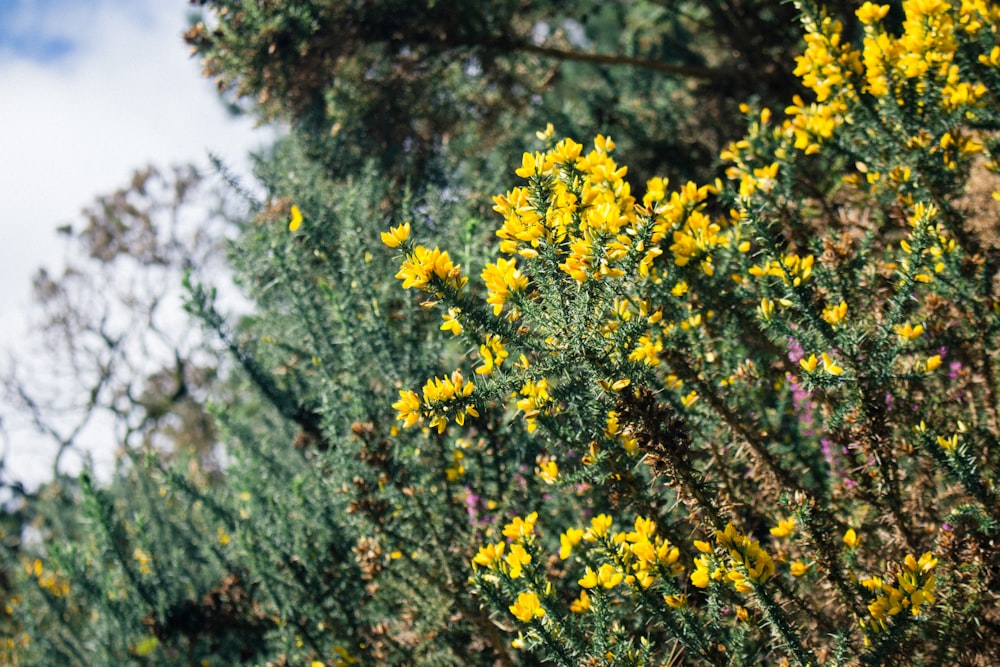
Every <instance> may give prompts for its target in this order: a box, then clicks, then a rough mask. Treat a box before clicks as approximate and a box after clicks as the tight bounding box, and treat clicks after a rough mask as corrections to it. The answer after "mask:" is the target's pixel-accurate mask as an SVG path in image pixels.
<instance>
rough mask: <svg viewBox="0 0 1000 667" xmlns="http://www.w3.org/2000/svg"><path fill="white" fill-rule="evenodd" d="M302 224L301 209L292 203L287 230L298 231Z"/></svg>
mask: <svg viewBox="0 0 1000 667" xmlns="http://www.w3.org/2000/svg"><path fill="white" fill-rule="evenodd" d="M301 226H302V211H300V210H299V207H298V206H296V205H295V204H292V219H291V220H290V221H289V222H288V231H290V232H295V231H298V229H299V227H301Z"/></svg>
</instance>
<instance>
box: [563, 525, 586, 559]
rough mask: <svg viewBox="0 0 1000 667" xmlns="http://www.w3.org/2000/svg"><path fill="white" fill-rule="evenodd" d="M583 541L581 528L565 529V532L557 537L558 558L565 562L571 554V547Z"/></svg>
mask: <svg viewBox="0 0 1000 667" xmlns="http://www.w3.org/2000/svg"><path fill="white" fill-rule="evenodd" d="M581 539H583V530H582V529H581V528H567V529H566V532H565V533H563V534H562V535H560V536H559V558H561V559H562V560H566V559H567V558H569V555H570V554H571V553H572V552H573V547H575V546H576V545H578V544H579V543H580V540H581Z"/></svg>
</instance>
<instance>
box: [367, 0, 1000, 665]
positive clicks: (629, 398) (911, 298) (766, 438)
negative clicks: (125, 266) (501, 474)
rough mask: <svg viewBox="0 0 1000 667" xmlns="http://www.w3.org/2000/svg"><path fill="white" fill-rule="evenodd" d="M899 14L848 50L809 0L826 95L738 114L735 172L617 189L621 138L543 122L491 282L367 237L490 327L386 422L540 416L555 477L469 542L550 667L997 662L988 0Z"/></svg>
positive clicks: (524, 640)
mask: <svg viewBox="0 0 1000 667" xmlns="http://www.w3.org/2000/svg"><path fill="white" fill-rule="evenodd" d="M889 11H890V8H889V6H875V5H872V4H870V3H866V4H865V5H864V6H862V7H861V8H860V9H859V10H858V12H857V16H858V19H859V20H860V22H861V24H862V25H863V29H862V30H863V41H862V44H861V45H859V46H858V47H855V46H854V45H852V43H851V42H850V41H849V40H848V39H847V38H846V36H845V35H844V34H843V26H842V25H841V24H840V23H839V22H837V21H834V20H832V19H830V18H829V17H827V16H825V15H824V14H823V13H822V12H821V11H819V10H816V9H814V8H811V7H804V8H803V12H804V20H803V23H804V25H805V27H806V45H807V46H806V50H805V53H804V54H803V55H802V56H801V57H799V58H798V60H797V67H796V70H795V71H796V73H797V74H799V75H800V76H801V77H802V79H803V82H804V83H805V84H806V86H807V87H808V88H809V89H811V91H812V93H813V94H814V97H815V101H813V102H811V103H806V102H804V101H803V100H802V99H795V100H794V103H793V104H792V105H790V106H789V107H787V108H786V109H785V110H784V120H777V119H776V118H775V117H774V114H773V113H772V112H771V111H770V110H769V109H762V110H759V111H751V110H750V109H747V112H748V115H749V117H750V121H751V124H750V129H749V132H748V134H747V137H746V138H745V139H744V140H741V141H738V142H736V143H734V144H733V145H732V146H730V147H729V148H728V149H727V150H726V151H725V153H724V155H723V158H724V160H726V161H727V163H728V164H730V165H731V166H730V167H729V168H728V170H727V171H726V177H727V178H726V180H724V181H717V182H716V183H713V184H708V185H698V184H695V183H687V184H684V185H682V186H680V187H678V188H676V189H673V190H671V189H670V188H669V185H668V183H666V182H665V181H664V180H663V179H653V180H651V181H649V182H648V183H647V184H646V191H645V192H644V193H643V194H642V195H641V197H640V196H639V195H633V194H632V190H631V187H630V184H629V183H628V181H626V180H625V177H626V175H627V168H626V167H623V166H619V165H618V164H617V163H616V162H615V161H614V160H613V159H612V157H611V152H612V150H613V148H614V143H613V142H612V141H611V139H609V138H606V137H604V136H598V137H597V139H596V140H595V141H594V147H593V149H591V150H589V151H586V150H585V149H584V147H583V146H582V145H581V144H579V143H576V142H575V141H573V140H572V139H563V140H561V141H558V142H555V141H554V140H553V139H552V128H551V127H550V128H548V130H547V131H546V132H544V133H539V138H540V139H541V140H542V141H545V142H547V144H548V145H547V149H546V150H545V151H544V152H536V153H525V154H524V157H523V160H522V163H521V166H520V168H518V169H517V170H516V174H517V176H518V177H520V178H521V179H523V181H522V182H523V185H520V186H517V187H515V188H513V189H511V190H510V191H509V192H507V193H506V194H504V195H499V196H497V197H495V199H494V201H495V203H496V206H495V209H496V210H497V211H498V212H499V213H500V214H501V215H502V216H503V225H502V226H501V227H500V228H499V230H498V231H497V236H498V237H499V238H500V244H499V252H500V256H499V257H498V258H497V259H496V260H495V261H493V262H490V263H487V264H486V265H485V266H484V267H483V269H482V272H481V274H480V277H481V280H482V287H480V288H478V289H476V288H473V287H471V286H470V282H471V281H469V280H468V278H467V277H466V275H465V274H464V273H463V272H462V269H461V268H460V267H459V266H457V265H455V264H454V263H453V262H452V261H451V259H450V258H449V256H448V253H447V252H446V251H441V250H439V249H438V248H434V249H433V250H429V249H427V248H426V247H424V246H422V245H418V244H417V243H416V242H415V241H413V240H411V239H410V234H411V228H410V226H409V225H406V226H402V227H397V228H394V229H392V230H390V231H389V232H387V233H386V234H385V235H384V236H383V240H384V242H385V243H386V244H387V245H390V246H393V247H397V246H398V247H400V248H402V250H403V252H404V255H405V261H404V262H403V264H402V268H401V269H400V271H399V273H398V275H397V277H398V278H399V279H400V280H402V282H403V287H405V288H411V289H419V290H423V291H425V292H427V293H428V294H429V295H430V299H432V304H437V303H439V304H440V307H441V308H442V309H443V313H442V317H443V320H444V323H443V325H442V327H441V328H442V329H445V330H447V331H450V332H451V333H452V334H454V335H458V336H462V337H464V338H465V339H466V340H467V341H468V343H469V344H470V345H472V346H473V348H478V352H474V353H473V354H471V355H470V357H469V359H468V362H467V364H468V365H467V366H465V367H464V368H460V369H458V370H456V371H454V373H452V374H451V375H450V376H446V377H436V378H432V379H430V380H428V381H427V383H426V385H424V387H423V389H422V390H421V391H419V392H418V391H416V390H412V389H404V390H401V392H400V399H399V401H398V402H397V403H396V404H395V406H394V407H395V408H396V409H397V410H398V413H399V414H398V418H399V419H400V420H401V421H402V422H403V425H404V426H407V427H413V426H417V425H418V424H421V423H423V424H425V426H426V427H428V428H435V429H437V431H438V432H444V431H445V430H446V429H448V430H451V429H455V428H457V429H462V428H464V430H465V432H467V433H468V434H469V435H468V436H467V437H469V436H471V437H475V435H476V432H477V429H476V425H475V423H472V424H471V425H470V424H469V423H468V422H469V420H471V419H473V418H477V417H479V416H480V415H481V414H484V413H487V412H495V411H500V412H503V411H505V410H506V411H507V413H508V414H507V418H508V419H518V418H521V419H523V420H524V422H525V424H526V427H527V430H528V431H534V432H535V433H536V437H537V438H538V439H539V440H540V441H541V442H543V443H544V444H543V445H542V449H543V451H542V453H541V454H540V455H539V457H538V459H537V465H536V467H535V474H536V475H537V476H538V477H539V478H541V479H542V480H543V481H545V482H546V483H548V484H550V485H551V487H550V491H549V494H548V495H550V496H551V497H549V498H548V499H544V500H543V499H541V498H533V499H529V500H528V502H527V503H526V504H525V505H523V506H522V507H520V508H517V509H519V510H521V511H520V512H519V513H518V514H517V515H516V516H513V518H511V517H510V516H507V517H502V518H501V517H498V518H500V519H501V520H502V521H503V522H504V523H506V525H505V526H503V528H502V530H501V529H500V527H499V526H500V524H498V525H497V526H493V527H491V528H490V529H488V530H485V531H483V540H484V545H483V546H482V548H481V549H480V551H479V552H478V554H477V555H476V556H475V557H474V559H473V567H474V571H473V580H474V582H475V585H476V587H477V589H478V591H479V593H480V595H481V597H482V598H483V600H484V603H485V604H487V605H488V606H489V607H490V608H492V609H493V610H494V612H495V613H496V615H497V617H498V619H502V620H503V621H504V622H505V623H512V624H513V625H514V626H516V627H517V630H518V638H517V639H516V640H515V645H516V646H518V647H519V648H522V649H525V650H529V651H534V652H537V654H538V655H539V656H542V657H544V658H546V659H548V660H550V661H552V662H555V663H557V664H563V665H577V664H636V665H638V664H660V663H661V662H666V661H669V660H668V658H669V657H670V656H674V657H675V658H676V656H679V655H681V651H683V655H684V656H686V658H687V659H690V660H691V661H692V662H693V663H695V664H720V665H722V664H759V663H766V664H777V663H779V662H782V661H784V662H791V663H795V664H802V665H808V664H847V663H849V662H859V663H861V664H872V665H876V664H885V663H889V662H894V663H906V664H940V663H941V662H942V661H944V662H949V663H950V662H958V663H975V662H976V660H980V661H990V660H996V659H997V657H998V654H997V650H998V648H1000V647H998V646H997V643H996V640H997V637H996V634H995V630H996V627H997V626H996V623H997V622H998V620H1000V619H998V618H997V615H996V610H997V604H996V602H997V600H996V597H995V596H996V593H997V584H998V582H997V578H996V577H997V565H998V563H997V552H996V548H995V543H994V540H995V537H996V530H997V528H998V523H997V521H998V518H1000V507H998V504H997V495H996V489H995V477H994V475H995V470H996V465H997V439H996V438H997V412H996V411H997V401H996V394H995V392H996V377H995V373H996V371H995V364H996V359H995V343H994V339H995V336H996V335H997V332H998V331H1000V329H998V325H1000V319H998V308H997V300H996V298H997V295H996V292H995V288H994V284H993V279H994V274H995V272H996V265H995V261H996V259H995V254H994V253H993V252H992V251H991V250H990V249H989V245H990V242H991V239H989V238H988V237H987V236H985V235H984V234H985V232H984V231H983V228H984V227H987V226H988V225H990V224H991V223H992V224H995V221H996V209H995V208H994V207H992V206H986V207H983V208H980V206H981V195H982V194H983V190H985V191H986V192H987V193H988V192H989V191H990V190H993V189H995V188H997V186H998V185H1000V180H997V179H993V178H991V176H992V175H993V174H995V173H996V172H997V169H998V164H997V162H996V161H995V158H994V157H993V156H994V155H995V151H996V150H997V147H998V143H997V140H996V135H995V133H996V130H997V129H998V128H1000V126H998V120H1000V116H998V115H997V112H996V106H995V98H993V97H992V93H991V91H994V90H996V87H995V86H996V83H997V78H996V77H997V75H998V72H1000V70H998V69H997V66H998V65H1000V61H998V58H1000V47H997V46H996V37H997V35H996V19H997V18H998V12H997V10H996V8H989V7H987V6H985V5H981V6H977V5H975V4H973V3H961V4H958V3H956V4H955V5H950V4H948V3H946V2H923V1H920V2H904V3H903V6H902V12H903V16H902V19H903V20H902V22H901V29H900V30H898V31H897V29H896V28H895V27H893V25H892V19H893V18H895V17H892V16H890V15H889ZM972 173H975V174H976V177H975V179H974V180H973V179H971V178H970V174H972ZM998 196H1000V190H995V194H994V197H998ZM984 216H990V217H989V218H988V220H989V221H990V222H986V221H985V220H982V217H984ZM972 218H980V220H979V221H978V224H977V227H978V228H979V229H978V230H977V229H973V228H971V226H970V225H969V224H968V222H967V221H969V220H970V219H972ZM984 223H985V224H984ZM484 301H485V304H484V303H483V302H484ZM432 304H428V305H432ZM518 415H519V417H518ZM452 424H454V426H452ZM590 495H597V496H598V497H600V498H605V499H607V503H608V504H609V505H610V506H611V507H612V508H613V511H609V512H607V513H604V512H602V513H599V514H596V515H595V512H598V511H599V510H600V508H601V507H602V504H601V503H595V502H584V503H580V501H579V499H580V498H581V497H582V498H587V497H588V496H590ZM561 496H564V497H565V498H566V500H565V501H563V500H559V498H560V497H561ZM554 507H559V508H563V511H561V512H556V511H554V509H552V508H554ZM571 507H582V508H583V509H584V511H581V512H573V511H568V512H567V511H566V509H565V508H571ZM587 510H589V511H587ZM508 521H509V523H507V522H508ZM972 619H975V621H972ZM974 655H975V656H978V657H977V658H973V656H974ZM988 656H989V657H988ZM981 664H986V662H982V663H981Z"/></svg>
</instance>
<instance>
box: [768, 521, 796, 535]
mask: <svg viewBox="0 0 1000 667" xmlns="http://www.w3.org/2000/svg"><path fill="white" fill-rule="evenodd" d="M794 531H795V519H794V518H791V519H780V520H779V521H778V525H777V526H776V527H774V528H772V529H771V534H772V535H774V536H775V537H788V536H789V535H791V534H792V533H793V532H794Z"/></svg>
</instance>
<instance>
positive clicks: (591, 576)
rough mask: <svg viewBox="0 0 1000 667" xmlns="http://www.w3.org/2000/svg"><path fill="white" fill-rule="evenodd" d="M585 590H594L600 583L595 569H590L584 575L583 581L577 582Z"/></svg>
mask: <svg viewBox="0 0 1000 667" xmlns="http://www.w3.org/2000/svg"><path fill="white" fill-rule="evenodd" d="M576 583H578V584H580V586H582V587H583V588H594V587H596V586H597V584H598V583H599V582H598V580H597V573H596V572H594V570H593V568H590V567H588V568H587V571H586V573H584V575H583V578H582V579H578V580H577V582H576Z"/></svg>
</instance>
